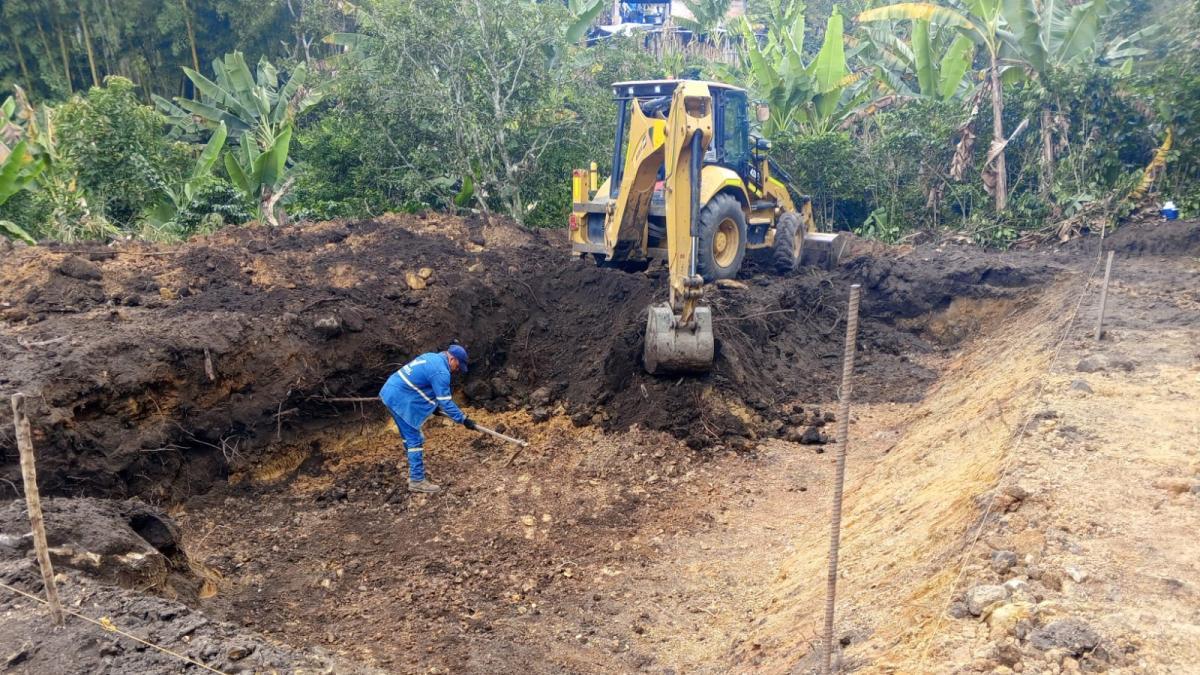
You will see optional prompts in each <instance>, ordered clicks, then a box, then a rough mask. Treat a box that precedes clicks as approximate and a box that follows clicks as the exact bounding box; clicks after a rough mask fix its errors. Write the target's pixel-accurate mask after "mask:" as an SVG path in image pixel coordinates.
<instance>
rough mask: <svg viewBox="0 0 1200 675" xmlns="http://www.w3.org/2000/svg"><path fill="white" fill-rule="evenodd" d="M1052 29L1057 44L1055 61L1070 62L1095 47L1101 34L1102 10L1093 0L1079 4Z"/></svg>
mask: <svg viewBox="0 0 1200 675" xmlns="http://www.w3.org/2000/svg"><path fill="white" fill-rule="evenodd" d="M1051 30H1052V31H1053V32H1054V35H1053V36H1052V37H1053V39H1054V42H1055V44H1056V45H1057V48H1056V49H1055V51H1054V60H1055V62H1056V63H1060V64H1066V63H1070V62H1072V61H1075V60H1076V59H1079V58H1081V57H1083V56H1086V55H1087V54H1088V53H1089V52H1091V50H1092V49H1093V48H1094V47H1095V45H1096V40H1097V39H1098V37H1099V34H1100V12H1099V11H1098V10H1097V6H1096V5H1095V4H1094V3H1091V2H1087V3H1084V4H1082V5H1077V6H1075V7H1072V8H1071V12H1070V14H1069V15H1067V16H1066V17H1065V19H1064V20H1063V21H1061V22H1058V23H1057V25H1055V26H1053V27H1052V28H1051Z"/></svg>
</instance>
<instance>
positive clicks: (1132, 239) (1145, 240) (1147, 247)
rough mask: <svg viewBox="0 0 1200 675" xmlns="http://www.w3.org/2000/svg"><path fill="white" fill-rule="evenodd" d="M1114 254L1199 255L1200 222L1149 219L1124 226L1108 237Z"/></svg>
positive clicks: (1108, 243)
mask: <svg viewBox="0 0 1200 675" xmlns="http://www.w3.org/2000/svg"><path fill="white" fill-rule="evenodd" d="M1104 248H1105V249H1106V250H1112V251H1116V252H1117V255H1118V256H1120V255H1124V254H1128V255H1183V256H1195V255H1200V221H1196V220H1149V221H1144V222H1138V223H1130V224H1128V225H1123V226H1121V227H1120V228H1118V229H1117V231H1116V232H1114V233H1112V235H1111V236H1110V237H1108V238H1107V240H1106V241H1105V244H1104Z"/></svg>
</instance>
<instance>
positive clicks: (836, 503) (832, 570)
mask: <svg viewBox="0 0 1200 675" xmlns="http://www.w3.org/2000/svg"><path fill="white" fill-rule="evenodd" d="M860 290H861V288H860V287H859V285H858V284H854V285H853V286H851V287H850V309H849V310H847V313H846V351H845V356H844V357H843V360H842V395H841V401H840V403H841V405H840V406H839V408H838V439H837V444H838V445H837V447H838V450H837V470H836V474H835V476H834V479H833V514H832V515H831V516H830V519H829V577H828V579H827V580H826V585H825V646H824V651H825V653H824V654H823V655H822V656H823V657H824V658H823V659H822V661H821V672H823V673H825V675H829V673H832V672H833V615H834V606H835V599H836V597H837V573H838V549H839V547H840V544H841V539H842V486H843V484H844V483H845V482H846V448H847V446H848V445H849V444H850V393H851V389H852V386H851V385H852V384H853V374H854V351H855V344H856V342H857V338H858V296H859V291H860Z"/></svg>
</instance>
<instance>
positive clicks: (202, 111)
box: [175, 98, 253, 137]
mask: <svg viewBox="0 0 1200 675" xmlns="http://www.w3.org/2000/svg"><path fill="white" fill-rule="evenodd" d="M175 101H176V103H178V105H179V107H180V108H183V109H184V110H186V111H187V112H189V113H191V114H192V115H194V116H196V117H199V118H201V119H203V120H204V121H205V122H207V125H206V126H208V127H210V128H213V129H214V130H215V128H216V127H217V126H219V125H221V124H224V125H226V126H227V127H228V129H229V132H230V133H232V134H233V135H234V136H235V137H237V136H241V135H242V134H244V133H246V132H247V131H249V130H250V125H249V124H248V123H247V122H245V121H242V119H241V118H239V117H237V116H236V115H234V114H233V113H230V112H227V111H225V110H221V109H220V108H217V107H215V106H211V105H208V104H207V103H201V102H199V101H193V100H191V99H186V98H177V99H175ZM249 119H253V118H252V117H251V118H249Z"/></svg>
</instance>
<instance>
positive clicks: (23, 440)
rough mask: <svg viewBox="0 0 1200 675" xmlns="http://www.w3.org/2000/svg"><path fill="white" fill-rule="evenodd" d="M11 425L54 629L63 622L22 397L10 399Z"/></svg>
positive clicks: (16, 395)
mask: <svg viewBox="0 0 1200 675" xmlns="http://www.w3.org/2000/svg"><path fill="white" fill-rule="evenodd" d="M12 409H13V426H15V427H16V429H17V450H18V451H19V452H20V453H21V479H22V480H23V481H24V482H25V505H26V506H27V507H28V509H29V525H30V527H32V528H33V547H34V550H36V551H37V559H38V566H39V567H41V568H42V583H43V584H45V586H46V604H47V605H49V607H50V617H51V618H52V619H54V625H55V626H61V625H62V623H63V615H62V607H61V606H60V605H59V603H58V588H57V587H56V586H55V585H54V567H53V566H51V564H50V551H49V550H48V548H47V545H46V524H45V522H44V521H43V520H42V500H41V497H40V496H39V495H38V486H37V468H36V467H35V466H34V457H33V433H32V432H31V430H30V427H29V418H28V417H26V415H25V395H24V394H22V393H16V394H13V396H12Z"/></svg>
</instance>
